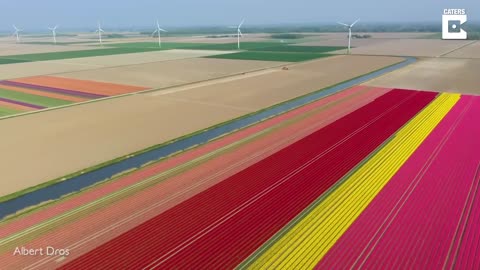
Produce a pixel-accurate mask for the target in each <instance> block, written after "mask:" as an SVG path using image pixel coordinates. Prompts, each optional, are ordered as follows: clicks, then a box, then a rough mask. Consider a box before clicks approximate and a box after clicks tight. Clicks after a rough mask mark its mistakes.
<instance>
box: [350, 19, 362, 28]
mask: <svg viewBox="0 0 480 270" xmlns="http://www.w3.org/2000/svg"><path fill="white" fill-rule="evenodd" d="M358 21H360V19H357V20H356V21H354V22H353V23H352V24H351V25H350V27H353V26H354V25H355V24H356V23H357V22H358Z"/></svg>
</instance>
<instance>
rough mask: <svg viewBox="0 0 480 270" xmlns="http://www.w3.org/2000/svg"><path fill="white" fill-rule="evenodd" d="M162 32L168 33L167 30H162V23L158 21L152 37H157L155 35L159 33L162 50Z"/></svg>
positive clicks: (159, 44)
mask: <svg viewBox="0 0 480 270" xmlns="http://www.w3.org/2000/svg"><path fill="white" fill-rule="evenodd" d="M162 32H165V33H166V32H167V30H164V29H162V28H160V23H159V22H158V20H157V29H155V31H153V33H152V37H153V36H154V35H155V33H158V47H160V48H161V47H162V37H161V36H162V35H161V33H162Z"/></svg>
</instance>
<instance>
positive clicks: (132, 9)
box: [0, 0, 480, 29]
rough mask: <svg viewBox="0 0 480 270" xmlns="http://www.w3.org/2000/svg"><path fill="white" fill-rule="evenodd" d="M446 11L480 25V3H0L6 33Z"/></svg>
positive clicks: (392, 17)
mask: <svg viewBox="0 0 480 270" xmlns="http://www.w3.org/2000/svg"><path fill="white" fill-rule="evenodd" d="M444 8H466V9H467V12H468V15H469V19H470V20H480V0H397V1H390V0H361V1H357V0H343V1H341V0H340V1H331V0H329V1H322V0H236V1H231V0H169V1H162V0H133V1H125V0H121V1H120V0H78V1H68V0H40V1H38V0H0V10H1V14H2V15H1V16H0V29H10V28H11V25H12V24H13V23H15V24H17V26H19V27H21V28H24V29H28V28H32V29H33V28H35V29H39V28H42V27H44V26H47V25H53V24H60V25H62V26H63V27H66V28H67V27H95V24H96V21H97V20H101V21H102V23H103V24H104V26H105V27H107V26H110V27H130V26H146V25H151V24H153V22H154V21H155V20H156V18H158V19H159V20H160V22H161V24H162V25H164V26H191V25H232V24H236V23H238V21H240V20H241V18H242V17H245V18H246V19H247V23H246V26H247V25H248V24H252V25H258V24H277V23H326V22H335V21H338V20H341V21H346V22H348V21H352V20H354V19H356V18H357V17H359V18H361V19H362V21H364V22H365V21H366V22H368V21H375V22H378V21H393V22H408V21H440V19H441V14H442V11H443V9H444Z"/></svg>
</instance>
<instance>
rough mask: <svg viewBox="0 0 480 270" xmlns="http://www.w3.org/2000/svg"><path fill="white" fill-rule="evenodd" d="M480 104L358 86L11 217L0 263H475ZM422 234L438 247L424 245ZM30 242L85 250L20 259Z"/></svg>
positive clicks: (2, 231) (0, 231)
mask: <svg viewBox="0 0 480 270" xmlns="http://www.w3.org/2000/svg"><path fill="white" fill-rule="evenodd" d="M479 109H480V99H479V98H478V97H476V96H470V95H460V94H450V93H443V94H439V93H436V92H424V91H413V90H402V89H391V88H376V87H370V86H355V87H353V88H351V89H348V90H345V91H342V92H340V93H337V94H335V95H331V96H328V97H325V98H323V99H320V100H318V101H315V102H313V103H311V104H308V105H306V106H303V107H300V108H297V109H295V110H293V111H290V112H288V113H285V114H282V115H279V116H277V117H274V118H271V119H268V120H266V121H264V122H261V123H259V124H257V125H254V126H250V127H248V128H246V129H242V130H240V131H238V132H235V133H231V134H229V135H227V136H225V137H222V138H220V139H218V140H215V141H212V142H210V143H208V144H206V145H203V146H201V147H199V148H194V149H192V150H189V151H187V152H184V153H181V154H179V155H177V156H174V157H172V158H170V159H167V160H165V161H160V162H157V163H154V164H151V165H149V166H147V167H144V168H142V169H139V170H137V171H135V172H133V173H131V174H128V175H126V176H122V177H120V178H118V179H116V180H115V181H110V182H106V183H104V184H102V185H99V186H97V187H94V188H92V189H88V190H86V191H85V192H83V193H81V194H79V195H78V196H74V197H67V198H65V199H63V200H60V201H58V202H56V203H54V204H51V205H48V206H47V207H44V208H42V209H40V210H38V211H35V212H33V213H32V214H29V215H25V216H22V217H19V218H16V219H13V220H10V221H9V222H7V223H5V224H3V225H0V235H1V236H2V237H4V240H3V242H1V246H2V247H3V249H0V261H1V262H2V265H5V266H6V267H7V268H18V267H41V268H51V267H59V266H62V267H63V268H65V269H78V268H91V267H114V268H115V267H116V266H117V265H118V266H119V267H120V265H121V266H122V267H129V268H131V267H165V268H170V267H180V268H191V267H200V268H215V267H221V268H233V267H235V266H240V267H241V268H244V267H248V268H253V269H255V268H265V267H267V268H272V267H273V268H278V267H289V268H290V267H295V268H313V267H319V268H332V267H333V268H338V267H339V268H344V267H357V266H358V264H362V265H368V266H369V267H375V263H377V262H378V261H379V260H384V262H382V264H387V263H390V264H391V265H392V267H394V268H398V267H409V266H411V265H412V263H414V262H412V261H409V260H407V259H404V258H412V256H416V255H415V254H424V253H425V252H427V251H430V250H434V249H435V250H437V252H436V253H435V254H433V253H432V255H427V254H425V255H424V256H423V255H422V257H418V259H417V260H419V261H420V262H421V263H422V265H423V264H424V265H429V266H431V267H437V266H441V265H451V264H453V263H455V264H459V265H465V266H467V265H468V266H474V265H476V264H478V263H479V262H478V260H477V259H476V258H478V256H476V255H469V253H468V252H470V250H469V249H468V248H467V247H468V246H469V245H470V244H471V243H472V241H477V240H478V236H476V234H475V228H474V226H475V224H476V220H477V219H478V218H479V217H477V216H479V215H478V213H479V212H478V207H477V206H478V204H476V203H475V202H476V201H477V200H478V195H477V193H476V192H475V190H476V189H477V188H478V187H479V186H480V184H479V182H480V175H479V174H478V170H479V169H480V167H479V166H480V156H478V150H479V147H480V145H477V144H473V145H472V144H469V143H465V142H470V141H472V138H476V136H479V135H480V134H479V132H480V129H478V128H477V125H472V121H477V120H478V110H479ZM272 142H275V143H273V144H272ZM359 142H362V143H359ZM399 149H401V150H399ZM299 151H301V152H302V153H303V154H302V155H295V154H294V153H298V152H299ZM452 156H453V157H455V160H457V161H455V162H454V163H453V164H452V163H451V162H450V160H451V158H452ZM446 162H448V163H449V166H445V163H446ZM227 164H228V165H227ZM213 168H223V169H222V170H215V173H214V174H212V169H213ZM439 177H440V178H439ZM438 181H441V182H442V185H438ZM452 185H455V186H456V188H453V186H452ZM444 186H446V187H449V186H451V187H452V188H440V187H444ZM107 194H109V196H107V197H104V196H105V195H107ZM233 194H234V195H233ZM300 194H301V196H297V195H300ZM292 195H293V196H292ZM440 198H451V199H449V200H446V201H444V202H442V204H440V205H438V201H439V200H440ZM440 201H441V200H440ZM278 202H288V203H281V204H279V203H278ZM333 205H335V207H333ZM80 208H81V209H82V210H81V211H79V210H77V209H80ZM120 209H121V211H120ZM430 209H434V210H433V211H430ZM440 209H442V211H440ZM138 211H140V212H138ZM392 213H397V214H395V215H392ZM427 213H428V214H427ZM466 216H470V217H471V218H470V219H467V218H466ZM52 217H56V218H55V219H51V218H52ZM412 219H414V220H418V222H417V221H416V222H415V223H412V222H410V221H411V220H412ZM113 220H115V222H114V223H113V224H112V221H113ZM191 220H195V222H187V221H191ZM427 220H438V221H437V223H428V222H427ZM415 224H422V225H420V226H419V225H415ZM423 224H425V225H423ZM426 224H428V225H426ZM442 224H444V225H445V226H444V225H442ZM457 224H461V225H460V227H459V226H457ZM110 225H112V226H113V227H111V228H110V229H108V228H109V226H110ZM405 226H411V228H410V229H409V230H404V228H405ZM30 227H31V228H30ZM27 228H30V229H29V230H28V231H27V230H26V229H27ZM105 228H107V229H105ZM440 228H442V229H440ZM458 228H461V229H460V230H461V231H460V232H462V233H459V231H458V230H459V229H458ZM332 230H334V231H332ZM427 232H428V233H427ZM455 232H457V233H455ZM463 232H464V233H463ZM200 233H201V234H200ZM419 234H422V235H424V236H423V237H424V239H425V241H426V242H425V244H424V245H413V244H414V243H415V241H414V239H416V237H417V235H419ZM440 235H441V237H440ZM307 236H308V239H307V238H305V237H307ZM226 237H228V239H229V241H224V239H225V238H226ZM26 239H30V240H26ZM409 239H410V240H409ZM25 241H27V242H28V243H29V245H32V246H41V245H43V243H49V244H52V245H56V246H64V247H68V248H70V250H71V252H72V255H70V256H68V257H62V256H54V257H43V258H42V257H29V258H26V259H25V258H22V259H19V258H18V257H12V256H10V255H9V253H8V252H9V250H10V249H11V248H12V247H14V246H16V245H18V243H24V242H25ZM372 241H374V243H376V244H375V245H372V244H371V243H372ZM391 241H396V242H398V243H399V246H397V247H395V248H396V250H395V252H393V250H392V248H393V246H392V245H389V244H388V243H389V242H391ZM352 242H355V243H356V244H355V248H353V249H352V248H351V243H352ZM132 246H134V247H136V248H135V249H131V247H132ZM127 248H128V249H129V253H128V254H129V256H120V254H125V249H127ZM147 250H149V251H148V252H147ZM152 250H155V252H152ZM449 250H451V251H449ZM2 252H3V254H4V255H1V254H2ZM432 252H433V251H432ZM366 254H368V256H366ZM384 254H389V255H388V256H387V257H386V256H385V255H384ZM339 258H342V259H339ZM452 258H456V259H452ZM468 268H470V267H468Z"/></svg>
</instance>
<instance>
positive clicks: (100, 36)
mask: <svg viewBox="0 0 480 270" xmlns="http://www.w3.org/2000/svg"><path fill="white" fill-rule="evenodd" d="M103 32H105V31H103V29H102V26H101V25H100V22H98V29H97V30H95V33H98V42H100V45H101V46H103V43H102V33H103Z"/></svg>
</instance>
